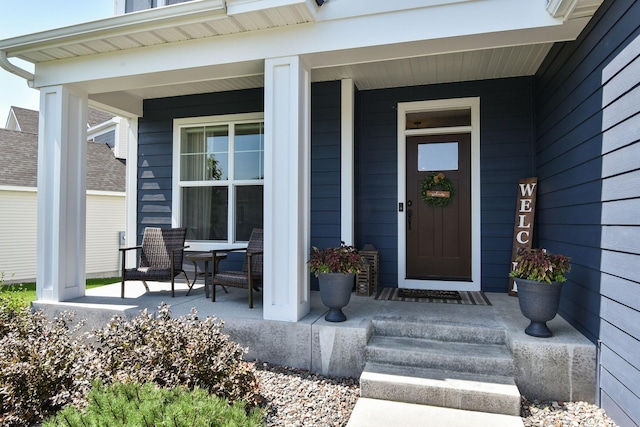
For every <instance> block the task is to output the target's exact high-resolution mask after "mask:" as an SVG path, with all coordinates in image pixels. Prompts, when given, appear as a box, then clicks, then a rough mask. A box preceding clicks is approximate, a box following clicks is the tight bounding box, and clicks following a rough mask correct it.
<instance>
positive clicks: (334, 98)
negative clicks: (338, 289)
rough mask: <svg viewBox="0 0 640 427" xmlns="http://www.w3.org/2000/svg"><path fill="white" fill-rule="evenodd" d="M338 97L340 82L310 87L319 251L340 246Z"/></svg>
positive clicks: (314, 218) (314, 212)
mask: <svg viewBox="0 0 640 427" xmlns="http://www.w3.org/2000/svg"><path fill="white" fill-rule="evenodd" d="M340 94H341V83H340V82H339V81H335V82H327V83H315V84H313V85H312V86H311V245H312V246H315V247H318V248H326V247H330V246H339V245H340V234H341V233H340V129H341V128H340V116H341V97H340ZM311 285H312V287H313V288H314V289H316V288H317V280H316V279H315V278H312V282H311Z"/></svg>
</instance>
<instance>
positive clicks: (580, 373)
mask: <svg viewBox="0 0 640 427" xmlns="http://www.w3.org/2000/svg"><path fill="white" fill-rule="evenodd" d="M150 287H151V292H148V293H145V292H144V287H143V286H142V284H141V283H140V284H138V283H135V282H134V283H128V284H127V298H126V299H121V298H119V293H120V290H119V284H114V285H109V286H105V287H101V288H96V289H91V290H88V291H87V296H85V297H82V298H79V299H76V300H73V301H68V302H63V303H42V302H34V303H33V306H34V308H37V309H43V310H45V311H46V312H47V313H48V314H50V315H55V314H56V313H58V312H60V311H61V310H70V311H75V312H76V313H77V317H78V318H84V319H87V327H90V328H96V327H100V326H102V325H104V324H105V323H106V322H108V320H109V319H110V318H111V316H113V315H114V314H117V315H121V316H133V315H136V314H138V313H139V312H140V311H141V310H142V309H144V308H148V309H149V310H154V309H155V308H156V307H158V305H160V304H161V303H163V302H166V303H168V304H170V305H171V312H172V314H173V315H174V316H180V315H184V314H187V313H189V311H190V310H191V308H192V307H194V308H196V309H197V310H198V316H200V317H205V316H215V317H217V318H219V319H222V320H224V322H225V327H224V330H225V332H226V333H227V334H228V335H229V336H230V338H231V339H232V340H234V341H236V342H238V343H240V344H241V345H243V346H246V347H248V354H247V359H248V360H259V361H263V362H269V363H274V364H278V365H285V366H291V367H296V368H301V369H308V370H311V371H313V372H318V373H321V374H323V375H328V376H339V377H354V378H358V377H359V376H360V374H361V373H362V371H363V369H364V366H365V364H366V351H365V348H366V345H367V342H368V341H369V338H370V337H371V334H372V330H373V326H372V325H373V321H374V319H376V320H384V319H390V318H393V319H407V322H408V323H415V322H443V323H446V324H449V325H464V324H483V325H490V326H491V327H492V328H496V330H497V331H499V332H498V334H502V333H506V342H507V346H508V348H509V349H510V351H511V353H512V355H513V360H514V364H515V381H516V384H517V386H518V388H519V390H520V392H521V393H522V394H523V395H525V396H527V397H528V398H530V399H541V400H544V399H557V400H566V401H571V400H583V401H587V402H594V400H595V395H596V346H595V345H594V344H593V343H591V342H590V341H589V340H587V339H586V338H585V337H584V336H583V335H582V334H580V333H579V332H578V331H576V330H575V329H574V328H572V327H571V326H570V325H569V324H568V323H567V322H566V321H564V320H563V319H562V318H560V317H556V319H554V320H552V321H551V322H548V325H549V327H550V328H551V330H552V331H553V333H554V336H553V337H552V338H534V337H530V336H528V335H526V334H525V333H524V329H525V327H526V326H527V324H528V321H527V319H526V318H524V316H522V314H521V313H520V310H519V307H518V300H517V298H514V297H509V296H508V295H506V294H493V293H490V294H487V296H488V298H489V300H490V301H491V303H492V304H493V305H492V306H468V305H451V304H437V303H431V304H428V303H414V302H395V301H377V300H375V299H374V297H373V296H371V297H361V296H356V295H355V294H354V295H352V298H351V302H350V303H349V305H348V306H347V307H346V308H345V309H344V310H343V311H344V313H345V314H346V315H347V321H345V322H341V323H330V322H327V321H325V320H324V314H325V313H326V311H327V310H326V308H324V307H323V305H322V303H321V301H320V295H319V294H318V293H317V292H312V293H311V294H312V299H311V312H310V313H309V314H308V315H307V316H305V317H304V318H303V319H301V321H299V322H297V323H290V322H279V321H270V320H263V318H262V304H261V298H260V295H259V294H258V296H257V298H256V299H257V301H256V302H255V308H254V309H249V308H248V306H247V292H246V290H243V289H229V293H224V292H223V291H222V290H220V289H218V294H217V296H216V299H217V301H216V302H215V303H213V302H211V301H210V300H208V299H206V298H205V297H204V290H203V288H202V285H201V284H197V285H196V286H195V287H194V289H193V290H192V292H191V294H190V295H189V296H185V294H186V285H184V284H182V283H176V288H177V290H176V297H175V298H171V294H170V292H169V285H168V284H161V283H158V284H156V283H151V284H150Z"/></svg>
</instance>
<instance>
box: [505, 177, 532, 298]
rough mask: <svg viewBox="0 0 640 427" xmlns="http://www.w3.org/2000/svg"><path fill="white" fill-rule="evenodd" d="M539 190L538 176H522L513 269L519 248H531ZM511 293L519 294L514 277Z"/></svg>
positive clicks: (514, 232) (510, 279)
mask: <svg viewBox="0 0 640 427" xmlns="http://www.w3.org/2000/svg"><path fill="white" fill-rule="evenodd" d="M537 192H538V178H535V177H533V178H522V179H521V180H520V182H519V183H518V205H517V207H516V221H515V227H514V229H513V248H512V250H511V270H513V269H514V268H515V266H516V264H517V263H516V256H517V255H518V250H519V249H525V250H529V249H531V240H532V239H533V220H534V216H535V212H536V194H537ZM509 295H511V296H516V295H518V289H517V287H516V285H515V283H514V282H513V277H510V278H509Z"/></svg>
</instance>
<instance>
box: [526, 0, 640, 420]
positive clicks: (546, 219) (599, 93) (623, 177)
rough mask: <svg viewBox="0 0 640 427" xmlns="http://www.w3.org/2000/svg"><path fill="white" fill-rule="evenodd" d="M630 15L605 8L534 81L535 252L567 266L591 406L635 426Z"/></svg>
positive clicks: (566, 305) (638, 320)
mask: <svg viewBox="0 0 640 427" xmlns="http://www.w3.org/2000/svg"><path fill="white" fill-rule="evenodd" d="M639 16H640V3H638V2H636V1H632V0H617V1H611V0H608V1H605V3H604V4H603V5H602V6H601V7H600V9H599V10H598V13H597V14H596V15H595V16H594V18H593V19H592V20H591V22H590V23H589V25H588V26H587V28H586V29H585V31H583V33H582V34H581V35H580V37H579V38H578V40H576V41H575V42H570V43H564V44H558V45H557V46H555V47H554V48H553V49H552V53H551V54H550V55H549V57H547V59H546V60H545V63H544V64H543V65H542V66H541V67H540V71H539V73H538V74H537V75H536V88H537V91H536V101H537V105H536V116H537V118H538V120H537V142H536V148H537V151H536V155H537V168H538V169H537V170H538V178H539V189H538V210H539V214H538V230H539V231H540V244H541V246H545V247H547V248H549V249H550V250H552V251H555V252H563V253H566V254H567V255H569V256H571V257H572V258H573V265H574V268H573V271H572V272H571V274H570V276H569V281H568V283H567V284H566V286H565V289H564V290H563V297H562V302H561V307H560V312H561V314H562V316H563V317H565V318H566V319H567V320H569V321H570V322H571V323H572V324H573V325H574V326H576V327H577V328H578V329H580V330H581V331H582V332H583V333H584V334H585V335H586V336H587V337H589V338H590V339H591V340H593V341H594V342H595V341H596V340H600V341H601V343H602V344H601V345H602V348H603V354H602V356H603V357H602V358H601V360H600V363H601V366H600V368H599V369H600V372H601V373H602V377H601V383H600V396H601V404H602V406H603V408H604V409H605V410H607V412H608V413H609V415H610V416H612V418H613V419H614V420H615V421H616V422H617V423H619V424H620V425H621V426H637V425H638V413H637V409H636V408H637V407H638V402H639V400H638V395H637V390H638V389H637V385H636V384H635V383H634V381H635V382H637V378H638V377H639V376H638V372H639V371H640V358H638V357H637V354H638V353H637V350H635V351H630V350H629V349H631V348H634V349H637V348H640V336H639V335H640V333H639V332H638V327H637V325H638V324H640V301H639V299H638V297H637V295H638V294H640V247H639V246H638V245H637V244H636V243H635V242H634V239H635V238H636V237H637V234H638V226H640V220H639V219H638V215H637V209H638V203H639V202H640V162H639V161H638V152H639V151H638V147H639V145H638V143H639V142H640V126H639V124H640V104H638V96H639V95H640V73H639V72H638V71H639V70H640V19H638V17H639ZM587 235H588V237H587ZM623 368H624V371H622V370H621V369H623ZM614 375H615V376H614Z"/></svg>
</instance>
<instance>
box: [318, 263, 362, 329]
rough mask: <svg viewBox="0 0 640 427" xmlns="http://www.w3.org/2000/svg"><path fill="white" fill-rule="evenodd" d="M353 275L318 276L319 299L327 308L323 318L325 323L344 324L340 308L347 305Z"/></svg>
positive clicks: (329, 274)
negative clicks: (327, 310)
mask: <svg viewBox="0 0 640 427" xmlns="http://www.w3.org/2000/svg"><path fill="white" fill-rule="evenodd" d="M354 278H355V274H342V273H322V274H320V275H319V276H318V282H319V284H320V298H322V303H323V304H324V305H326V306H327V307H328V308H329V312H328V313H327V315H326V316H324V320H326V321H327V322H344V321H345V320H347V316H345V315H344V313H343V312H342V308H343V307H345V306H346V305H347V304H349V300H350V299H351V291H352V289H353V283H354Z"/></svg>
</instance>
